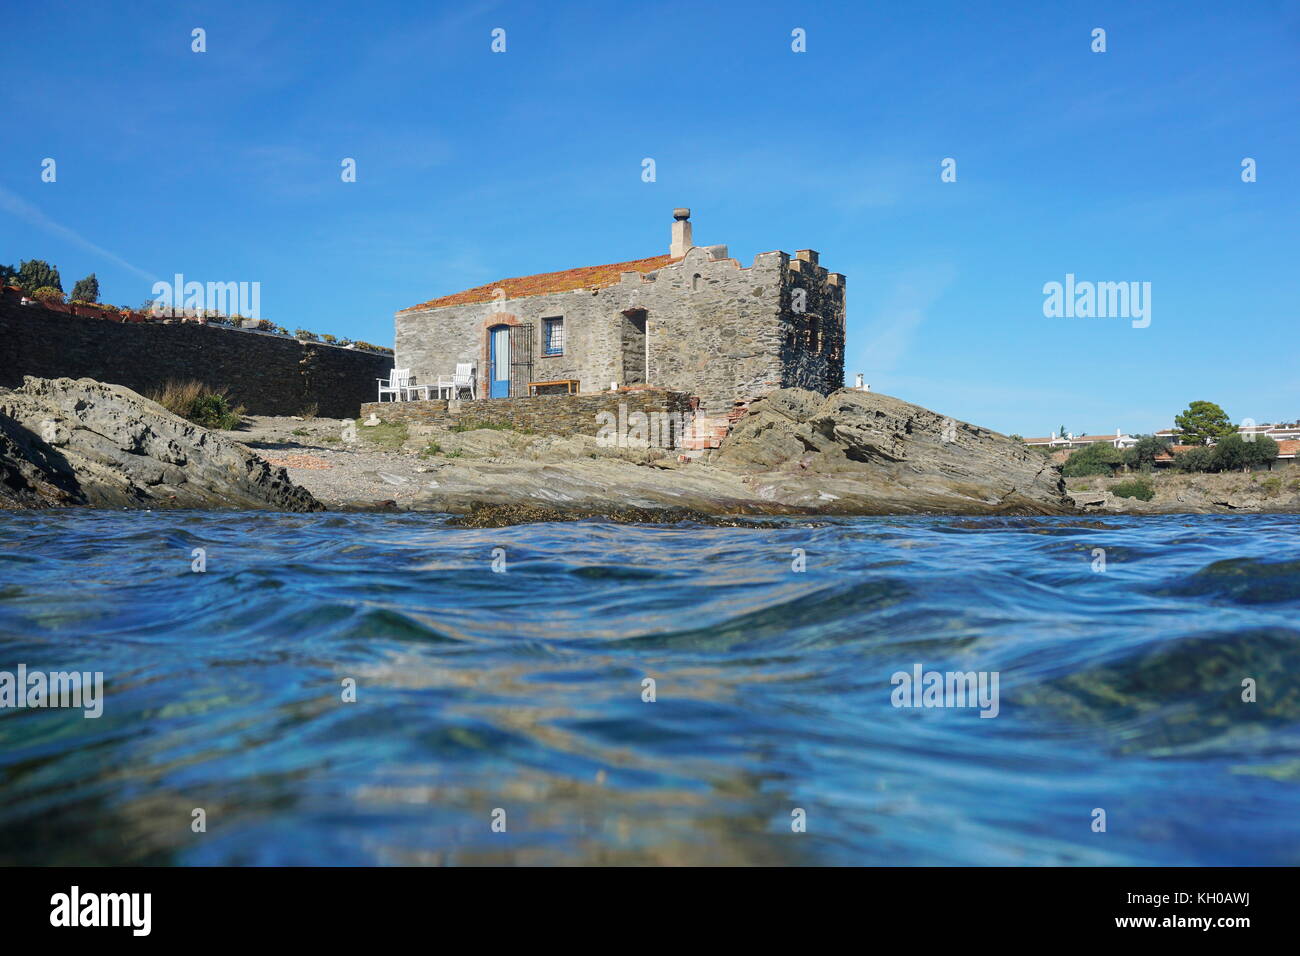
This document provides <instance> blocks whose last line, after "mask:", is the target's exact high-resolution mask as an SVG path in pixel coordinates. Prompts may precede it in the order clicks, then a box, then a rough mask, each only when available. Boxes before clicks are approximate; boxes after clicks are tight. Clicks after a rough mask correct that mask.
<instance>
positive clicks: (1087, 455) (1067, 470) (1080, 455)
mask: <svg viewBox="0 0 1300 956" xmlns="http://www.w3.org/2000/svg"><path fill="white" fill-rule="evenodd" d="M1123 462H1124V456H1123V455H1122V454H1121V453H1120V450H1119V449H1118V448H1116V447H1115V446H1114V445H1112V444H1110V443H1109V442H1104V441H1097V442H1093V443H1092V444H1091V445H1085V446H1084V447H1082V448H1080V449H1079V450H1078V451H1076V452H1074V453H1073V454H1071V455H1070V457H1069V458H1067V459H1065V464H1064V465H1062V466H1061V474H1062V475H1064V476H1065V477H1066V478H1083V477H1086V476H1088V475H1111V474H1114V473H1115V468H1116V467H1117V466H1119V465H1121V464H1123Z"/></svg>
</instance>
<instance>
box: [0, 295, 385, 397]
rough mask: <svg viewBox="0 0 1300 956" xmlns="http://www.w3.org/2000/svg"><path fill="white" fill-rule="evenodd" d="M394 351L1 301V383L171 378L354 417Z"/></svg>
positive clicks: (145, 387)
mask: <svg viewBox="0 0 1300 956" xmlns="http://www.w3.org/2000/svg"><path fill="white" fill-rule="evenodd" d="M392 367H393V357H392V356H391V355H384V354H381V353H377V352H366V351H359V350H356V349H343V348H338V347H336V346H331V345H324V344H320V343H309V344H307V345H299V344H298V342H297V341H296V340H295V339H286V338H282V337H279V336H271V335H261V334H258V333H255V332H241V331H238V330H236V329H227V328H214V327H209V326H206V325H200V324H198V323H182V324H177V325H162V324H159V323H153V322H150V323H142V324H123V323H118V322H111V321H107V320H105V319H96V318H89V317H85V316H76V315H68V314H65V313H63V312H57V311H53V310H49V309H44V308H41V307H39V306H31V305H26V306H25V305H20V304H17V303H15V302H10V301H4V302H0V386H5V387H9V388H16V387H18V386H20V385H22V382H23V376H24V375H35V376H38V377H41V378H61V377H68V378H93V379H95V380H97V381H100V382H111V383H114V384H117V385H125V386H126V387H127V388H130V389H134V390H135V391H137V392H140V393H141V394H144V395H147V394H149V393H150V392H154V391H157V390H160V389H161V388H162V386H163V385H164V384H165V383H166V382H167V381H169V380H177V381H185V380H190V379H196V380H198V381H200V382H203V383H205V384H206V385H208V386H209V387H211V388H214V389H220V388H224V389H226V390H227V394H228V395H229V397H230V399H231V402H232V404H235V405H243V406H245V408H246V409H247V410H248V412H249V413H250V414H253V415H299V414H301V413H302V412H303V411H304V410H305V409H307V408H309V407H310V406H311V405H316V406H317V414H319V415H322V416H325V417H329V418H351V417H353V416H355V415H356V414H357V410H358V409H359V408H360V407H361V405H362V403H364V402H367V401H371V400H373V399H374V398H375V396H376V391H375V384H376V383H375V379H377V378H384V379H386V378H388V373H389V371H390V369H392Z"/></svg>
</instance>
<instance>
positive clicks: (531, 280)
mask: <svg viewBox="0 0 1300 956" xmlns="http://www.w3.org/2000/svg"><path fill="white" fill-rule="evenodd" d="M677 258H680V257H677ZM673 261H674V257H673V256H671V255H663V256H651V257H650V258H649V259H633V260H632V261H631V262H611V263H610V264H608V265H603V266H582V267H581V268H578V269H564V270H563V271H561V272H540V273H538V274H537V275H531V276H519V277H517V278H514V279H501V280H499V281H497V282H489V283H488V284H487V285H480V286H475V287H474V288H473V289H466V290H465V291H464V292H457V293H455V294H453V295H444V296H442V297H441V298H438V299H430V300H429V301H428V302H421V303H420V304H419V305H413V306H411V307H410V308H409V309H402V312H416V311H419V310H422V309H441V308H444V307H445V306H449V305H469V304H470V303H473V302H491V301H492V300H493V299H494V298H497V295H496V291H497V290H498V289H500V290H502V291H503V292H505V297H506V298H507V299H519V298H523V297H524V296H530V295H547V294H549V293H552V292H572V291H575V290H577V289H604V288H607V287H609V286H612V285H618V282H619V278H620V277H621V276H622V275H623V273H624V272H641V273H646V272H654V271H655V270H656V269H662V268H663V267H664V266H666V265H668V264H669V263H671V262H673Z"/></svg>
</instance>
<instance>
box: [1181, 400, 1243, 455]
mask: <svg viewBox="0 0 1300 956" xmlns="http://www.w3.org/2000/svg"><path fill="white" fill-rule="evenodd" d="M1174 428H1176V429H1177V430H1178V433H1179V435H1180V436H1181V437H1182V440H1183V442H1182V443H1183V444H1184V445H1208V444H1209V443H1210V442H1211V440H1213V439H1218V438H1226V437H1228V436H1229V435H1235V434H1236V433H1237V429H1236V428H1235V427H1234V426H1233V424H1232V422H1231V421H1229V419H1228V413H1227V412H1225V411H1224V410H1223V409H1222V408H1220V407H1219V406H1218V405H1216V404H1214V402H1192V403H1191V404H1190V405H1188V406H1187V410H1186V411H1184V412H1181V413H1179V414H1178V415H1177V416H1175V418H1174Z"/></svg>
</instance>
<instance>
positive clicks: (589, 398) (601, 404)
mask: <svg viewBox="0 0 1300 956" xmlns="http://www.w3.org/2000/svg"><path fill="white" fill-rule="evenodd" d="M620 406H622V407H621V408H620ZM601 412H608V413H610V414H611V415H613V416H615V419H616V420H618V421H620V422H622V421H625V420H626V419H627V417H628V416H630V415H632V414H634V413H636V412H643V413H647V414H649V413H671V414H676V415H687V416H689V415H690V414H691V401H690V397H689V396H687V395H685V394H684V393H682V392H672V391H667V390H664V389H633V390H630V391H620V392H601V393H597V394H593V395H539V396H535V397H524V398H492V399H479V400H477V401H470V400H468V399H465V400H462V401H459V402H448V401H447V400H446V399H433V400H430V401H417V402H368V403H366V404H365V405H363V406H361V415H362V417H363V418H368V417H370V416H371V415H372V414H373V415H375V416H376V417H377V418H379V419H380V420H381V421H386V422H408V423H411V424H420V425H436V426H438V427H442V428H447V427H450V426H452V425H456V424H470V423H477V424H490V425H508V426H510V427H511V428H514V429H517V430H519V431H530V432H536V433H537V434H539V435H591V436H595V435H597V434H598V433H599V430H600V427H601V421H600V420H599V418H598V416H599V415H600V413H601ZM606 421H608V419H607V420H606Z"/></svg>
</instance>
